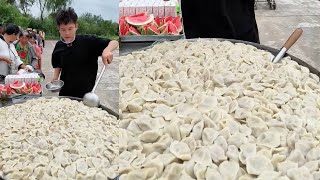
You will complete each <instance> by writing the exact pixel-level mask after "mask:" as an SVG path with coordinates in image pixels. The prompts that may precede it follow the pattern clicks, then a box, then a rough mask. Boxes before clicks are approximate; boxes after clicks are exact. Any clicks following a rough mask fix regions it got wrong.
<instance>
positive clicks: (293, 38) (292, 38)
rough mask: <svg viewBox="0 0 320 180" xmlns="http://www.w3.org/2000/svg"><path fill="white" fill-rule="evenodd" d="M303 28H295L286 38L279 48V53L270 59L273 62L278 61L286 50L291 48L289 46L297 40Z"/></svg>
mask: <svg viewBox="0 0 320 180" xmlns="http://www.w3.org/2000/svg"><path fill="white" fill-rule="evenodd" d="M302 32H303V30H302V29H301V28H297V29H296V30H295V31H294V32H293V33H292V34H291V36H290V37H289V38H288V40H287V41H286V43H285V44H284V45H283V47H282V48H281V49H280V51H279V53H278V54H277V55H276V56H275V57H274V58H273V59H272V62H273V63H277V62H279V61H280V60H281V59H282V57H283V56H284V55H285V54H286V52H287V51H288V50H289V49H290V48H291V46H292V45H293V44H294V43H296V42H297V40H298V39H299V38H300V36H301V35H302Z"/></svg>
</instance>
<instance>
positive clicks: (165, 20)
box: [164, 16, 173, 23]
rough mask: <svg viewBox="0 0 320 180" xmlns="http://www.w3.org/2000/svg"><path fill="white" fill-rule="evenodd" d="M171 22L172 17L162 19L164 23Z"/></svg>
mask: <svg viewBox="0 0 320 180" xmlns="http://www.w3.org/2000/svg"><path fill="white" fill-rule="evenodd" d="M172 20H173V17H172V16H168V17H166V18H165V19H164V22H165V23H166V22H169V21H172Z"/></svg>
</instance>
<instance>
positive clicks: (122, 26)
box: [119, 19, 126, 36]
mask: <svg viewBox="0 0 320 180" xmlns="http://www.w3.org/2000/svg"><path fill="white" fill-rule="evenodd" d="M125 29H126V21H125V20H124V19H120V20H119V31H120V35H121V36H123V35H125V33H126V32H125Z"/></svg>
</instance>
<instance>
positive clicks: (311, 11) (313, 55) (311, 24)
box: [256, 0, 320, 70]
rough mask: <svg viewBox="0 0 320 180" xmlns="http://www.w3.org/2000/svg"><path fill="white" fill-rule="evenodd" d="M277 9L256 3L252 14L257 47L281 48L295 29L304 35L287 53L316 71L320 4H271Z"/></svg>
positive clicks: (303, 0) (305, 0) (297, 0)
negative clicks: (255, 28) (258, 43)
mask: <svg viewBox="0 0 320 180" xmlns="http://www.w3.org/2000/svg"><path fill="white" fill-rule="evenodd" d="M275 1H276V5H277V9H276V10H269V7H268V6H267V4H266V3H258V7H257V10H256V17H257V23H258V26H259V31H260V39H261V44H264V45H268V46H271V47H274V48H281V47H282V45H283V44H284V43H285V41H286V39H287V38H288V37H289V36H290V34H291V33H292V32H293V31H294V29H295V28H296V27H301V28H302V29H303V31H304V33H303V35H302V36H301V38H300V39H299V40H298V42H297V43H296V44H295V45H294V46H293V47H292V49H290V50H289V51H288V53H290V54H292V55H294V56H296V57H298V58H300V59H301V60H303V61H305V62H307V63H308V64H310V65H312V66H313V67H315V68H317V69H318V70H320V41H319V39H320V1H319V0H275Z"/></svg>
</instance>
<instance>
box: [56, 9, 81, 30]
mask: <svg viewBox="0 0 320 180" xmlns="http://www.w3.org/2000/svg"><path fill="white" fill-rule="evenodd" d="M77 20H78V15H77V13H76V12H75V11H74V9H73V8H72V7H69V8H68V9H63V10H61V11H60V12H59V13H58V15H57V18H56V22H57V25H58V26H60V25H61V24H68V23H77Z"/></svg>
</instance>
